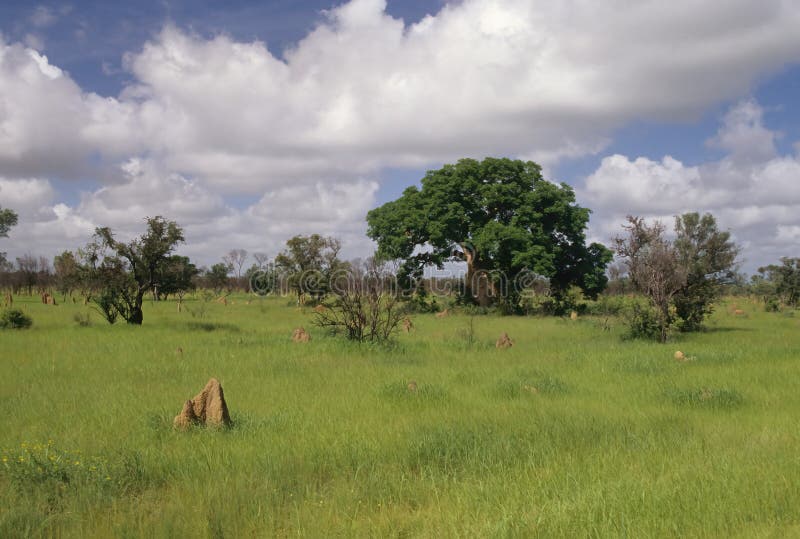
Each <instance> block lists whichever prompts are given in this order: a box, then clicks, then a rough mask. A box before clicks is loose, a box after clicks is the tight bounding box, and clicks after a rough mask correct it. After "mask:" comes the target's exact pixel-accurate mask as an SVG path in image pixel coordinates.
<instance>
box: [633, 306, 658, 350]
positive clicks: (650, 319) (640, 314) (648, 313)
mask: <svg viewBox="0 0 800 539" xmlns="http://www.w3.org/2000/svg"><path fill="white" fill-rule="evenodd" d="M625 318H626V322H627V324H628V333H627V335H626V337H627V338H629V339H647V340H654V341H662V340H663V328H662V327H661V326H662V324H661V320H660V317H659V315H658V312H657V311H656V310H655V309H654V308H653V307H651V306H649V305H642V304H640V303H633V304H632V305H631V307H630V308H629V309H628V310H627V312H626V313H625Z"/></svg>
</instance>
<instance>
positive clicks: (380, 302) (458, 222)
mask: <svg viewBox="0 0 800 539" xmlns="http://www.w3.org/2000/svg"><path fill="white" fill-rule="evenodd" d="M589 214H590V210H589V209H587V208H583V207H581V206H579V205H577V204H576V202H575V195H574V192H573V190H572V189H571V188H570V187H569V186H568V185H566V184H555V183H552V182H550V181H547V180H546V179H544V177H543V176H542V171H541V167H539V165H537V164H536V163H533V162H530V161H519V160H510V159H495V158H487V159H484V160H483V161H476V160H472V159H463V160H461V161H459V162H458V163H456V164H454V165H445V166H444V167H443V168H441V169H439V170H434V171H430V172H428V173H427V174H426V175H425V177H424V178H423V179H422V181H421V187H420V188H417V187H410V188H408V189H407V190H406V191H405V192H404V193H403V194H402V196H401V197H400V198H398V199H397V200H395V201H392V202H388V203H386V204H384V205H382V206H380V207H378V208H376V209H374V210H372V211H370V212H369V213H368V215H367V225H368V235H369V237H371V238H372V239H373V240H375V241H376V243H377V246H378V249H377V251H376V253H375V256H374V257H371V258H370V259H368V260H367V261H365V262H362V261H351V262H346V261H343V260H341V259H340V253H341V248H342V245H341V242H340V241H339V240H338V239H336V238H334V237H329V236H323V235H320V234H311V235H307V236H303V235H300V236H295V237H293V238H290V239H289V240H288V241H287V242H286V246H285V249H284V250H283V251H281V252H280V253H278V254H277V255H276V256H275V257H274V259H270V257H269V256H268V255H267V254H266V253H263V252H256V253H253V254H252V260H253V263H252V264H250V265H249V267H248V261H249V260H250V259H251V258H250V254H249V253H248V252H247V251H246V250H244V249H231V250H230V251H229V252H228V253H226V254H225V255H224V256H222V257H221V260H220V261H219V262H217V263H215V264H212V265H211V266H210V267H208V268H206V267H197V266H196V265H195V264H194V263H193V262H192V261H191V260H190V259H189V258H188V257H186V256H181V255H179V254H177V253H175V250H176V249H177V248H178V246H179V245H181V244H182V243H183V242H184V234H183V229H182V228H181V227H180V226H179V225H178V224H177V223H176V222H174V221H170V220H168V219H166V218H164V217H161V216H156V217H152V218H150V217H148V218H146V219H145V225H146V227H145V228H146V229H145V232H144V233H143V234H142V235H141V236H139V237H137V238H135V239H133V240H131V241H128V242H123V241H120V240H118V239H117V238H116V236H115V234H114V233H113V231H112V230H111V229H109V228H106V227H101V228H97V229H96V231H95V235H94V237H93V238H92V240H91V241H90V242H89V243H88V244H87V245H86V246H85V247H83V248H81V249H78V250H76V251H64V252H63V253H61V254H59V255H58V256H56V257H55V258H54V259H53V261H52V264H51V263H50V261H49V260H48V259H46V258H43V257H36V256H33V255H31V254H28V255H23V256H21V257H17V258H16V259H15V260H14V261H13V262H12V261H9V260H7V259H6V256H5V254H4V253H0V287H2V288H4V289H7V290H11V291H13V293H15V294H19V293H26V294H29V295H30V294H34V293H44V292H57V293H59V294H61V295H62V298H64V299H66V298H73V301H75V296H76V295H77V296H79V297H82V298H83V301H84V302H86V303H91V304H92V305H94V306H95V307H96V308H97V309H98V310H99V311H100V312H101V313H102V314H103V316H104V318H105V319H106V320H108V321H109V322H111V323H113V322H115V321H116V320H117V318H121V319H124V320H125V321H126V322H128V323H131V324H141V323H142V321H143V309H142V306H143V302H144V301H145V299H146V298H149V299H151V300H153V301H160V300H164V299H166V298H168V297H174V298H176V299H177V300H178V303H179V305H180V303H181V302H182V300H183V298H184V296H185V294H187V293H190V292H192V291H194V290H197V289H204V290H209V291H213V293H214V294H215V295H217V296H225V295H228V294H230V293H232V292H234V291H251V292H255V293H258V294H262V295H263V294H270V293H283V294H285V293H290V294H291V295H293V296H294V298H295V300H296V302H297V303H299V304H306V303H308V302H309V301H310V302H312V303H313V304H319V303H324V305H325V306H326V308H328V309H330V311H329V312H328V314H326V315H324V316H320V317H319V320H318V321H319V322H320V324H321V325H324V326H325V327H328V328H331V329H332V330H343V331H345V332H347V333H348V334H350V335H357V336H359V337H356V338H357V340H362V339H367V340H370V339H371V338H372V337H370V335H384V334H387V331H385V330H386V328H379V327H378V326H377V325H375V324H376V323H377V322H376V321H377V320H378V318H376V317H380V316H385V315H386V314H387V310H386V309H387V308H388V307H389V306H391V312H392V315H391V316H388V318H387V317H385V318H384V319H385V320H392V328H391V329H392V330H393V329H394V327H395V326H396V323H397V320H398V313H399V312H400V310H397V309H395V305H396V301H400V302H402V303H403V305H404V307H403V310H402V312H418V311H431V310H438V309H439V308H440V305H439V303H437V300H438V299H440V298H442V297H443V296H446V297H447V299H446V300H444V301H450V300H451V299H452V300H453V301H455V303H456V304H461V305H464V306H472V307H475V308H478V309H480V310H482V311H489V310H497V311H499V312H502V313H530V312H542V313H549V314H557V315H560V314H564V313H565V312H567V313H568V312H569V311H570V310H577V309H580V308H581V305H582V302H584V301H585V300H587V299H589V300H591V299H595V298H597V297H598V296H599V295H600V294H604V295H614V294H626V295H627V294H633V293H636V294H639V295H641V297H644V298H646V300H647V304H646V305H644V306H637V307H635V308H634V309H633V312H632V313H630V322H631V327H632V328H633V329H634V330H635V331H636V332H637V333H640V334H643V335H647V336H652V337H654V338H657V339H658V340H662V341H664V340H666V339H667V337H668V335H669V333H670V331H672V330H678V331H696V330H698V329H701V328H702V326H703V323H704V321H705V320H706V319H707V317H708V316H709V315H710V314H711V313H712V312H713V309H714V302H715V301H716V299H717V298H719V297H720V295H722V294H723V293H725V292H726V291H727V292H736V293H747V294H752V295H756V296H758V297H760V298H761V299H762V300H763V301H764V304H765V305H766V306H767V308H768V309H770V310H779V309H781V308H782V307H784V306H788V307H792V308H794V307H797V305H798V303H799V302H800V259H798V258H783V259H781V261H780V263H779V264H772V265H768V266H764V267H762V268H759V270H758V274H757V275H754V276H753V277H752V278H751V279H750V280H749V281H748V280H747V279H746V278H744V276H742V275H741V274H739V273H738V272H737V264H736V260H737V256H738V252H739V249H738V247H737V246H736V245H735V244H734V243H733V242H732V241H731V236H730V233H729V232H727V231H720V230H719V229H718V227H717V224H716V220H715V219H714V217H713V216H712V215H710V214H705V215H700V214H698V213H686V214H683V215H680V216H677V217H676V221H675V228H674V231H675V237H674V239H668V238H667V236H666V228H665V227H664V225H663V224H661V223H659V222H654V223H648V222H647V221H645V220H644V219H642V218H640V217H635V216H630V217H628V221H627V224H626V225H625V226H624V228H623V233H622V234H621V235H620V236H618V237H617V238H615V239H614V245H613V247H614V249H613V250H611V249H609V248H607V247H605V246H603V245H601V244H599V243H587V241H586V234H585V232H586V227H587V224H588V219H589ZM17 222H18V216H17V214H16V213H15V212H13V211H12V210H9V209H3V208H0V237H7V236H8V232H9V230H10V229H11V228H12V227H13V226H15V225H16V224H17ZM615 254H616V256H617V258H616V260H614V255H615ZM452 263H462V264H463V265H465V266H466V272H465V273H464V274H463V275H453V276H448V277H436V276H431V275H427V276H426V270H427V269H429V268H437V269H438V270H442V269H443V268H444V267H445V265H446V264H452ZM367 282H368V283H369V284H365V283H367ZM344 284H346V285H347V286H344ZM377 285H380V287H383V288H385V290H383V289H381V290H378V289H379V288H380V287H378V286H377ZM347 309H350V312H345V310H347ZM370 313H372V314H370ZM370 317H372V318H370ZM361 319H364V320H362V322H360V323H363V324H366V325H365V326H364V327H362V328H355V329H354V328H352V327H338V325H337V324H339V322H340V321H341V320H351V321H352V320H361ZM370 324H372V326H371V327H372V330H371V331H366V330H365V328H366V327H367V326H370ZM390 332H391V331H388V333H390Z"/></svg>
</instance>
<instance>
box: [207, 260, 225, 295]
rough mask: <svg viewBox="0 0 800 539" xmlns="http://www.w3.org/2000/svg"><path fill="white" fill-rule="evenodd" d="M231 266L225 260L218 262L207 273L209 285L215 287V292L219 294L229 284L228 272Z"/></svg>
mask: <svg viewBox="0 0 800 539" xmlns="http://www.w3.org/2000/svg"><path fill="white" fill-rule="evenodd" d="M229 272H230V266H228V265H227V264H225V263H223V262H218V263H217V264H214V265H213V266H211V268H210V269H209V270H208V272H207V273H206V281H207V282H208V285H209V286H210V287H211V288H213V289H214V293H216V294H219V293H220V292H222V289H223V288H225V287H227V286H228V273H229Z"/></svg>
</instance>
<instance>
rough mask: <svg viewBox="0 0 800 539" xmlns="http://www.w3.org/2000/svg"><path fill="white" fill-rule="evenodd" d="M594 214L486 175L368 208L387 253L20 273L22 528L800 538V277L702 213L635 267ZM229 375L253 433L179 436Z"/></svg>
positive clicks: (84, 254)
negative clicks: (600, 234)
mask: <svg viewBox="0 0 800 539" xmlns="http://www.w3.org/2000/svg"><path fill="white" fill-rule="evenodd" d="M589 214H590V211H589V209H587V208H583V207H580V206H579V205H577V203H576V201H575V197H574V193H573V192H572V190H571V188H570V187H569V186H567V185H563V184H562V185H556V184H553V183H550V182H547V181H545V180H544V178H542V175H541V169H540V167H539V166H538V165H536V164H535V163H531V162H522V161H512V160H508V159H486V160H484V161H481V162H478V161H473V160H462V161H460V162H458V163H457V164H455V165H447V166H445V167H443V168H442V169H440V170H437V171H431V172H430V173H428V174H427V175H426V176H425V178H424V179H423V180H422V185H421V188H415V187H414V188H409V189H408V190H406V191H405V192H404V194H403V195H402V196H401V197H400V198H399V199H398V200H396V201H393V202H390V203H387V204H385V205H384V206H381V207H380V208H377V209H375V210H373V211H372V212H370V213H369V215H368V216H367V221H368V225H369V234H370V236H371V237H372V238H373V239H375V240H376V242H377V245H378V251H377V252H376V253H375V256H373V257H371V258H369V259H367V260H351V261H346V260H343V259H342V258H341V256H340V252H341V249H342V245H341V242H340V241H339V240H338V239H336V238H335V237H327V236H323V235H319V234H312V235H307V236H295V237H293V238H290V239H289V240H288V241H287V242H286V246H285V249H284V250H282V251H281V252H280V253H277V255H276V256H275V257H274V259H270V257H269V256H267V255H266V254H265V253H260V252H257V253H253V257H252V258H253V259H254V260H255V262H254V263H253V264H252V265H251V266H250V267H248V266H247V264H248V261H249V259H250V254H249V253H248V252H247V251H245V250H244V249H232V250H230V251H229V252H228V253H226V254H224V255H223V256H222V257H221V260H220V261H219V262H217V263H215V264H212V265H211V267H210V268H207V267H198V266H197V265H195V263H193V262H192V261H191V260H190V259H189V258H187V257H185V256H181V255H180V254H179V253H178V250H179V248H180V246H181V244H182V243H183V242H184V231H183V229H182V228H181V226H180V225H179V224H178V223H176V222H173V221H170V220H169V219H167V218H164V217H161V216H156V217H152V218H147V219H145V221H144V231H143V233H142V234H141V235H140V236H138V237H136V238H134V239H132V240H128V241H121V240H119V239H118V238H117V236H116V235H115V233H114V232H113V231H112V230H110V229H108V228H98V229H97V230H96V233H95V235H94V237H93V238H92V239H91V240H90V241H89V242H88V243H87V244H86V245H85V246H84V247H82V248H80V249H77V250H75V251H64V252H62V253H61V254H59V255H58V256H56V257H55V259H53V261H52V265H51V263H50V261H49V260H48V259H46V258H43V257H37V256H34V255H32V254H28V255H24V256H21V257H18V258H16V264H13V263H11V262H8V261H6V260H5V256H3V257H2V259H0V288H2V290H3V301H4V304H5V305H4V310H3V311H1V312H0V358H2V367H3V369H4V372H5V375H4V376H3V377H2V380H0V406H2V407H3V409H2V414H1V415H0V417H2V419H0V459H1V461H0V537H62V536H70V537H117V536H142V537H225V536H228V537H274V536H288V535H292V536H303V537H351V536H378V537H438V536H459V537H460V536H471V537H487V536H488V537H495V536H501V537H553V536H560V537H582V536H632V537H675V536H703V537H706V536H741V537H754V536H755V537H768V536H770V537H771V536H786V535H797V534H800V509H798V508H800V486H798V485H800V461H798V459H797V458H796V455H797V450H798V447H800V445H799V444H798V441H799V440H798V437H799V436H800V435H799V434H798V432H797V429H796V428H795V424H796V418H797V414H798V412H799V411H800V397H798V394H797V391H796V389H795V384H794V383H793V380H794V378H795V374H796V365H795V364H794V361H795V360H796V352H797V350H798V349H800V333H799V332H798V329H800V321H798V318H796V317H795V314H796V312H797V308H798V303H799V302H800V300H799V299H798V298H800V292H799V291H798V290H800V277H799V276H800V263H798V259H797V258H784V259H782V260H781V261H780V263H776V264H770V265H766V266H763V267H761V268H760V269H759V270H758V274H757V275H755V276H753V277H752V278H751V279H750V280H749V281H748V280H747V279H745V278H744V277H743V276H742V275H741V274H739V273H738V271H737V256H738V247H737V245H736V244H735V243H734V242H733V240H732V237H731V233H730V232H729V231H723V230H719V228H718V227H717V224H716V220H715V219H714V217H713V216H712V215H710V214H704V215H701V214H698V213H686V214H683V215H679V216H676V218H675V227H674V235H669V234H667V232H666V230H667V229H666V226H665V225H664V224H662V223H660V222H649V221H646V220H644V219H642V218H640V217H636V216H631V217H629V218H628V222H627V225H625V226H624V228H623V229H622V230H621V231H620V235H619V236H618V237H617V238H615V239H614V242H613V247H614V251H613V252H612V250H610V249H608V248H607V247H605V246H603V245H600V244H597V243H589V244H587V241H586V234H585V231H586V227H587V223H588V219H589ZM17 225H18V216H17V215H16V213H14V212H13V211H11V210H7V209H6V210H2V209H0V237H6V236H7V235H8V234H9V233H10V231H11V230H12V227H14V226H17ZM613 254H616V256H617V260H616V261H614V263H613V264H610V263H611V261H612V256H613ZM453 263H465V265H466V272H465V274H464V275H454V276H452V277H449V278H436V279H434V278H431V277H430V276H426V274H425V269H426V268H430V267H438V268H443V267H445V265H447V264H453ZM118 319H119V320H124V321H125V322H127V323H126V324H122V323H116V322H117V321H118ZM498 338H499V339H498ZM210 377H214V378H216V379H218V380H219V381H220V382H221V383H222V385H223V386H224V389H225V398H226V399H227V403H228V408H229V409H230V420H231V421H230V423H229V422H228V421H227V419H226V421H225V422H224V424H223V425H222V426H221V427H219V428H205V427H203V426H200V425H196V426H189V425H191V424H192V423H187V424H186V426H187V427H188V428H187V429H185V430H184V429H176V428H174V424H173V418H174V417H175V415H176V414H178V412H180V411H181V409H182V407H184V406H185V405H187V404H188V405H189V407H190V408H191V405H192V401H189V402H188V403H187V399H189V398H190V397H192V395H195V394H196V393H197V392H198V390H199V389H200V388H202V387H203V386H204V384H205V383H206V381H207V380H208V379H209V378H210Z"/></svg>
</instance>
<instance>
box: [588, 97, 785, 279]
mask: <svg viewBox="0 0 800 539" xmlns="http://www.w3.org/2000/svg"><path fill="white" fill-rule="evenodd" d="M776 136H777V133H775V132H774V131H770V130H769V129H768V128H767V127H766V126H764V124H763V110H762V108H761V107H760V106H759V105H758V103H756V102H755V101H752V100H749V101H744V102H741V103H739V104H738V105H736V106H734V107H733V108H732V109H731V110H730V111H729V112H728V113H727V114H726V115H725V117H724V119H723V121H722V126H721V127H720V129H719V131H718V133H717V135H716V137H715V138H714V139H713V141H714V144H715V145H717V146H719V147H721V148H724V149H726V150H727V152H728V153H727V154H726V155H725V156H724V157H723V158H722V159H720V160H718V161H714V162H709V163H703V164H700V165H697V166H686V165H684V164H683V163H682V162H680V161H678V160H676V159H674V158H672V157H670V156H666V157H664V158H663V159H662V160H660V161H654V160H651V159H648V158H645V157H638V158H635V159H631V158H629V157H627V156H623V155H611V156H608V157H605V158H604V159H603V160H602V162H601V164H600V166H599V167H598V169H597V170H595V171H594V172H593V173H592V174H591V175H590V176H589V177H588V178H587V179H586V185H585V188H583V189H582V190H581V191H580V198H581V199H582V200H583V201H584V202H585V203H586V204H587V205H588V206H589V207H591V208H593V209H594V210H595V219H594V223H593V232H594V234H595V235H597V236H598V237H602V238H605V239H606V240H607V239H608V238H611V237H612V236H614V235H617V234H618V233H619V232H620V230H621V229H620V226H621V225H622V223H623V221H624V218H625V215H626V214H632V215H639V216H643V217H653V218H659V219H661V220H662V221H663V222H665V223H670V224H671V223H672V220H673V216H675V215H677V214H680V213H684V212H688V211H698V212H711V213H713V214H714V215H715V216H717V218H718V222H719V224H720V226H721V227H723V228H728V229H730V230H731V231H732V232H733V233H734V235H735V237H736V239H737V241H739V242H740V243H741V245H742V246H743V248H744V251H745V253H744V254H745V259H744V260H743V262H744V267H745V269H747V270H749V271H753V270H754V269H755V268H756V267H758V266H759V265H764V264H767V263H770V262H771V261H774V260H777V259H778V258H779V257H781V256H794V255H796V254H797V253H796V249H797V234H798V230H799V229H798V227H797V225H796V222H797V216H798V215H800V188H798V178H800V152H798V153H797V154H795V155H779V153H778V151H777V150H776V147H775V144H774V140H775V138H776Z"/></svg>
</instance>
